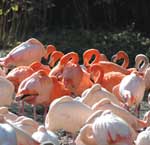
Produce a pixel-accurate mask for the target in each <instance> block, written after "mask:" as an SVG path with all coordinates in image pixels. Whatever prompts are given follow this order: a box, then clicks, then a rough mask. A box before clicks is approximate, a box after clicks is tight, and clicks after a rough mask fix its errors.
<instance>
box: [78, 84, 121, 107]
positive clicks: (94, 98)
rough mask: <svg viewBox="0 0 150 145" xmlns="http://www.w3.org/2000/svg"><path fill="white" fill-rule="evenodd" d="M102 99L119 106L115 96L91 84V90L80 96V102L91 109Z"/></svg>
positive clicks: (99, 86) (97, 85)
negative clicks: (107, 99)
mask: <svg viewBox="0 0 150 145" xmlns="http://www.w3.org/2000/svg"><path fill="white" fill-rule="evenodd" d="M103 98H109V99H110V100H111V101H112V102H114V103H115V104H117V105H121V104H120V102H119V101H118V99H117V98H116V96H114V95H113V94H112V93H110V92H109V91H107V90H106V89H105V88H103V87H102V86H101V85H100V84H93V85H92V87H91V88H88V89H86V90H85V91H84V92H83V93H82V95H81V98H80V100H81V102H83V103H85V104H87V105H88V106H90V107H92V106H93V105H94V104H95V103H97V102H98V101H100V100H101V99H103Z"/></svg>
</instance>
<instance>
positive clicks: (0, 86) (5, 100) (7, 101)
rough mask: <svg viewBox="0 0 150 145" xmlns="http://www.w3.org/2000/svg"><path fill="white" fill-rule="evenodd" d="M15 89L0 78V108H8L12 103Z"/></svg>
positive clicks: (7, 81)
mask: <svg viewBox="0 0 150 145" xmlns="http://www.w3.org/2000/svg"><path fill="white" fill-rule="evenodd" d="M14 92H15V87H14V85H13V84H12V82H10V81H9V80H7V79H6V78H5V77H2V76H0V100H1V101H0V106H10V105H11V103H12V101H13V95H14Z"/></svg>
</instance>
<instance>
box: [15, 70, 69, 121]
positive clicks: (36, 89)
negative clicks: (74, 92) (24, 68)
mask: <svg viewBox="0 0 150 145" xmlns="http://www.w3.org/2000/svg"><path fill="white" fill-rule="evenodd" d="M54 90H55V91H54ZM63 95H70V91H69V90H68V89H66V88H65V87H64V84H63V83H61V82H60V81H58V80H57V78H56V77H55V76H51V77H48V75H47V73H45V71H43V70H39V71H38V72H35V73H33V74H32V75H31V76H30V77H28V78H26V79H25V80H23V81H22V82H21V84H20V86H19V88H18V92H17V94H16V101H20V100H24V101H25V102H27V103H29V104H33V105H43V106H49V104H50V103H51V102H52V101H53V100H54V99H56V98H59V97H61V96H63ZM34 116H35V114H34ZM35 118H36V117H35Z"/></svg>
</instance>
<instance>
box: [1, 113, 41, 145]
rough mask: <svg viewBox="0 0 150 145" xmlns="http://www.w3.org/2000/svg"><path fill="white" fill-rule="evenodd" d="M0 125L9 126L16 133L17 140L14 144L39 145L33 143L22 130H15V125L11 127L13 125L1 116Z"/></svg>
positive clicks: (38, 144) (35, 142)
mask: <svg viewBox="0 0 150 145" xmlns="http://www.w3.org/2000/svg"><path fill="white" fill-rule="evenodd" d="M0 123H2V125H4V124H5V123H6V124H8V125H10V126H11V127H12V128H13V130H14V131H15V133H16V138H17V143H16V144H17V145H40V143H39V142H37V141H35V140H34V139H33V138H32V137H31V136H30V135H28V134H27V133H26V132H24V131H23V130H21V129H19V128H17V127H16V126H15V125H13V123H11V122H9V121H7V120H5V118H4V116H2V115H1V116H0ZM5 137H6V136H5ZM8 141H9V139H8ZM12 143H13V142H12ZM9 144H10V143H9ZM16 144H14V145H16ZM12 145H13V144H12Z"/></svg>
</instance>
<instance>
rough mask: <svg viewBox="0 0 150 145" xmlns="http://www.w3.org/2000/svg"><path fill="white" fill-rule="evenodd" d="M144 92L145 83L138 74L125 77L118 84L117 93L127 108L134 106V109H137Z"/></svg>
mask: <svg viewBox="0 0 150 145" xmlns="http://www.w3.org/2000/svg"><path fill="white" fill-rule="evenodd" d="M144 92H145V81H144V79H143V77H141V76H140V75H139V74H138V72H133V73H131V74H130V75H127V76H125V77H124V78H123V79H122V81H121V82H120V86H119V93H120V95H121V97H122V100H123V101H124V102H125V104H126V105H127V107H131V106H132V105H135V106H136V108H135V109H138V107H139V105H140V102H141V101H142V100H143V97H144ZM136 111H138V110H136ZM137 113H139V112H137Z"/></svg>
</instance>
